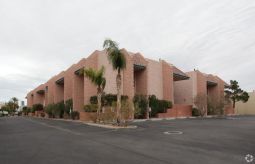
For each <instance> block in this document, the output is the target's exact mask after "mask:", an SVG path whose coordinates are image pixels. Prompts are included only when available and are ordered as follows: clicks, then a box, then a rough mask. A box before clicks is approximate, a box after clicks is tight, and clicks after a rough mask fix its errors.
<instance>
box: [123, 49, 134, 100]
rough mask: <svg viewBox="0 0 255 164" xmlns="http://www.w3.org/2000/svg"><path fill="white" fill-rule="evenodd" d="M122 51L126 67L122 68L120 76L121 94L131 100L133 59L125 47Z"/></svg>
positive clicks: (132, 91) (132, 92)
mask: <svg viewBox="0 0 255 164" xmlns="http://www.w3.org/2000/svg"><path fill="white" fill-rule="evenodd" d="M122 52H123V53H124V54H125V57H126V69H124V71H123V76H122V82H123V83H122V88H123V95H127V96H128V98H129V100H130V101H132V99H133V97H134V94H135V93H134V65H133V60H132V58H131V56H130V55H129V54H128V52H127V51H126V50H125V49H123V50H122Z"/></svg>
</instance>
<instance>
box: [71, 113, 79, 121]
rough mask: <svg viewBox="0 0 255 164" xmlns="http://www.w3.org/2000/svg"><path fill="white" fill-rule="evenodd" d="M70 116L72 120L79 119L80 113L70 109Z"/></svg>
mask: <svg viewBox="0 0 255 164" xmlns="http://www.w3.org/2000/svg"><path fill="white" fill-rule="evenodd" d="M71 118H72V119H73V120H79V119H80V113H79V112H78V111H72V112H71Z"/></svg>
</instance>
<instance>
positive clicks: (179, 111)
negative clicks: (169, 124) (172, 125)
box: [157, 104, 192, 118]
mask: <svg viewBox="0 0 255 164" xmlns="http://www.w3.org/2000/svg"><path fill="white" fill-rule="evenodd" d="M191 116H192V106H191V105H181V104H175V105H173V108H172V109H168V110H167V113H159V114H158V116H157V117H158V118H170V117H191Z"/></svg>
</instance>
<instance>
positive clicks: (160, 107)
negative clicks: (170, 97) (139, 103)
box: [149, 95, 173, 117]
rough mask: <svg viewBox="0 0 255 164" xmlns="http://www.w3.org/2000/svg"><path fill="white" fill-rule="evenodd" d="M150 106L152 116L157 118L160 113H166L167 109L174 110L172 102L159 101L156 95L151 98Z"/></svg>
mask: <svg viewBox="0 0 255 164" xmlns="http://www.w3.org/2000/svg"><path fill="white" fill-rule="evenodd" d="M149 106H150V107H151V116H152V117H155V116H156V115H157V114H158V113H166V112H167V109H169V108H172V106H173V105H172V102H171V101H167V100H159V99H157V97H156V96H155V95H151V96H149Z"/></svg>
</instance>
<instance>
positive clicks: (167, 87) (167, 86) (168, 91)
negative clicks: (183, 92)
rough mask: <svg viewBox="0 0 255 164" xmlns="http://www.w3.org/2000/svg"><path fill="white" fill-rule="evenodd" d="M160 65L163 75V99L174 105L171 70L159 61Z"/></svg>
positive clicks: (170, 67)
mask: <svg viewBox="0 0 255 164" xmlns="http://www.w3.org/2000/svg"><path fill="white" fill-rule="evenodd" d="M161 63H162V74H163V99H164V100H168V101H172V102H173V103H174V98H173V97H174V89H173V83H174V79H173V68H172V66H170V65H169V64H168V63H167V62H165V61H164V60H161Z"/></svg>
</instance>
